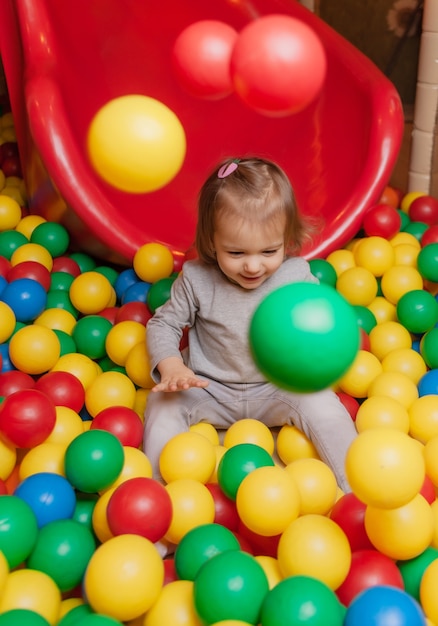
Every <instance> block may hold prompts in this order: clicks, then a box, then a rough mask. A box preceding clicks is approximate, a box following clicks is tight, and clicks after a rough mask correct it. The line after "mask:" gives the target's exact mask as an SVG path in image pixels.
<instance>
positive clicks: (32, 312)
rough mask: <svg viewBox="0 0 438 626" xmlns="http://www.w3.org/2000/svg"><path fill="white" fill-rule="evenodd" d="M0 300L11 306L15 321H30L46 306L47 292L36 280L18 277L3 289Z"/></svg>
mask: <svg viewBox="0 0 438 626" xmlns="http://www.w3.org/2000/svg"><path fill="white" fill-rule="evenodd" d="M0 300H1V301H2V302H6V304H8V305H9V306H10V307H11V309H12V310H13V312H14V314H15V317H16V319H17V321H19V322H31V321H33V320H34V319H35V318H37V317H38V316H39V315H40V314H41V313H42V312H43V311H44V309H45V308H46V302H47V293H46V291H45V289H44V287H43V286H42V285H40V283H38V282H37V281H36V280H32V279H31V278H18V279H17V280H14V281H13V282H11V283H9V284H8V285H7V286H6V287H5V288H4V289H3V291H2V293H1V294H0Z"/></svg>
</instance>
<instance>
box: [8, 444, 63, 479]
mask: <svg viewBox="0 0 438 626" xmlns="http://www.w3.org/2000/svg"><path fill="white" fill-rule="evenodd" d="M65 450H66V446H64V445H62V444H59V443H51V442H49V441H44V442H43V443H40V444H39V445H38V446H35V447H34V448H31V449H30V450H28V451H27V452H26V454H25V456H24V457H23V459H22V461H21V463H20V466H19V467H20V469H19V476H20V480H24V479H25V478H28V476H33V475H34V474H39V473H41V472H48V473H49V474H58V475H59V476H65V462H64V461H65Z"/></svg>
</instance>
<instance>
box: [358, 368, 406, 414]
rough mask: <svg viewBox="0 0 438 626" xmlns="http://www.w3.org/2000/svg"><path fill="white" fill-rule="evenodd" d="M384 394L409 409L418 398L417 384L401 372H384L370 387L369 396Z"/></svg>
mask: <svg viewBox="0 0 438 626" xmlns="http://www.w3.org/2000/svg"><path fill="white" fill-rule="evenodd" d="M371 396H384V397H389V398H394V400H397V402H400V404H402V405H403V406H405V407H406V408H407V409H408V408H409V407H410V406H411V404H412V403H413V402H414V401H415V400H416V399H417V398H418V387H417V385H416V384H415V383H414V382H413V381H412V380H411V379H410V378H409V377H408V376H405V375H404V374H400V373H399V372H382V373H381V374H379V375H378V376H376V377H375V378H374V380H373V381H372V382H371V384H370V386H369V387H368V397H369V398H370V397H371Z"/></svg>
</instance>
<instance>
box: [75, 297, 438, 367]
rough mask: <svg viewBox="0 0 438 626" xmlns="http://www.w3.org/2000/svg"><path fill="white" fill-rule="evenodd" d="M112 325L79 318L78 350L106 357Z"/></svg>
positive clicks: (92, 356) (102, 320)
mask: <svg viewBox="0 0 438 626" xmlns="http://www.w3.org/2000/svg"><path fill="white" fill-rule="evenodd" d="M437 306H438V305H437ZM112 327H113V325H112V324H111V322H110V321H109V320H108V319H106V317H103V316H102V315H86V316H85V317H82V318H81V319H79V320H78V321H77V322H76V324H75V326H74V328H73V332H72V338H73V340H74V342H75V344H76V348H77V351H78V352H80V353H81V354H85V355H86V356H88V357H89V358H90V359H101V358H103V357H105V356H106V348H105V341H106V338H107V335H108V333H109V331H110V330H111V328H112Z"/></svg>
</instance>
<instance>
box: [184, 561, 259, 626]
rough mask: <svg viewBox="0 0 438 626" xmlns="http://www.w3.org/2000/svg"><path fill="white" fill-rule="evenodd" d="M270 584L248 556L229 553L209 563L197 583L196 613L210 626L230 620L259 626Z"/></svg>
mask: <svg viewBox="0 0 438 626" xmlns="http://www.w3.org/2000/svg"><path fill="white" fill-rule="evenodd" d="M268 591H269V584H268V580H267V577H266V574H265V572H264V570H263V568H262V566H261V565H260V564H259V563H258V562H257V561H256V559H255V558H254V557H253V556H252V555H250V554H248V553H247V552H241V551H239V550H228V551H227V552H221V553H220V554H217V555H216V556H214V557H213V558H211V559H209V560H208V561H207V562H206V563H204V565H203V566H202V567H201V569H200V570H199V572H198V575H197V576H196V578H195V580H194V583H193V597H194V603H195V608H196V611H197V612H198V614H199V616H200V617H201V619H202V620H203V621H204V622H205V623H206V624H214V623H216V622H220V621H222V620H226V619H230V620H231V619H234V620H241V621H243V622H248V623H249V624H258V623H259V617H260V609H261V606H262V603H263V600H264V598H265V596H266V594H267V593H268Z"/></svg>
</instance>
